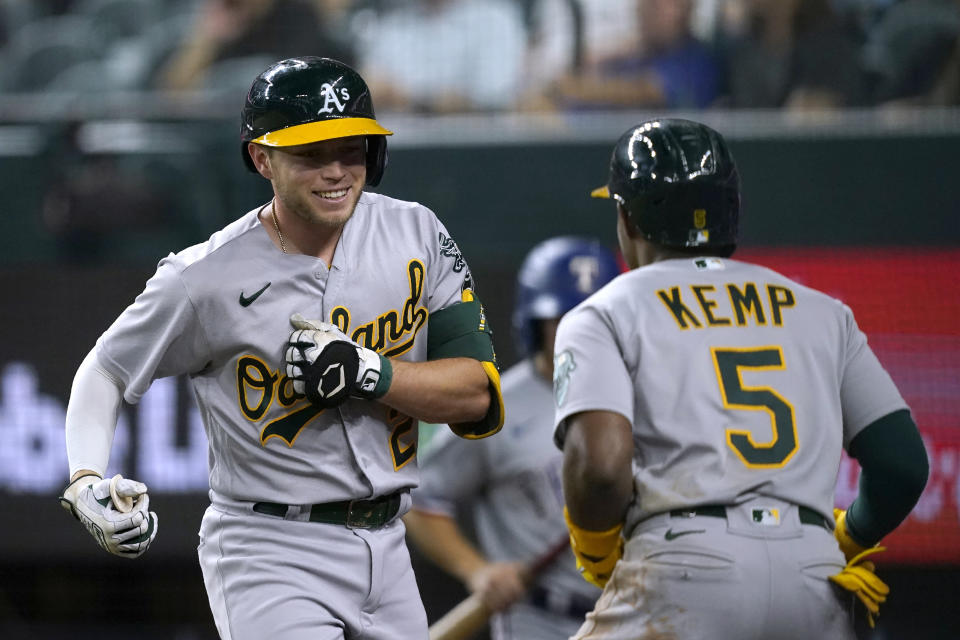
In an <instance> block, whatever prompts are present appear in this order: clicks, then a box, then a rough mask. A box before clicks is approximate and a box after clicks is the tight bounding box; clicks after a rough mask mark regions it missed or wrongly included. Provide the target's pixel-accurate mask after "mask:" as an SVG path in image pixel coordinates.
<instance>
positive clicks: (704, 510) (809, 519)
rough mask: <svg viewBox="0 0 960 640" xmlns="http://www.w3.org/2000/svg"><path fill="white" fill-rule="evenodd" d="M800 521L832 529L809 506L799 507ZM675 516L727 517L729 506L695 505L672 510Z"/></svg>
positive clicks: (672, 514) (671, 513) (824, 519)
mask: <svg viewBox="0 0 960 640" xmlns="http://www.w3.org/2000/svg"><path fill="white" fill-rule="evenodd" d="M799 511H800V523H801V524H813V525H817V526H818V527H823V528H824V529H826V530H828V531H830V530H831V527H830V525H829V524H828V523H827V519H826V518H824V517H823V516H822V515H820V514H819V513H817V512H816V511H814V510H813V509H810V508H808V507H799ZM670 515H671V516H672V517H674V518H691V517H693V516H708V517H711V518H726V517H727V508H726V507H725V506H723V505H722V504H708V505H704V506H702V507H693V508H692V509H674V510H673V511H671V512H670Z"/></svg>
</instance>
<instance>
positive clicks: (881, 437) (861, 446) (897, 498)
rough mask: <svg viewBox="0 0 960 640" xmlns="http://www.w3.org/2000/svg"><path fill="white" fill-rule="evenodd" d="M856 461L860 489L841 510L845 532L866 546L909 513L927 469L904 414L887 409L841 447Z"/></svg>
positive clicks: (917, 434) (916, 436)
mask: <svg viewBox="0 0 960 640" xmlns="http://www.w3.org/2000/svg"><path fill="white" fill-rule="evenodd" d="M847 451H848V452H849V454H850V456H851V457H853V458H855V459H856V460H857V462H858V463H859V464H860V469H861V474H860V489H859V492H858V494H857V497H856V498H855V499H854V501H853V502H852V503H851V505H850V508H849V509H847V532H848V533H849V534H850V536H851V537H852V538H853V539H854V541H855V542H857V543H859V544H861V545H862V546H864V547H871V546H873V545H875V544H876V543H878V542H879V541H880V540H881V539H882V538H883V537H884V536H886V535H887V534H888V533H890V532H891V531H893V530H894V529H895V528H897V526H898V525H899V524H900V523H901V522H903V520H904V518H906V517H907V515H908V514H909V513H910V511H911V510H912V509H913V507H914V505H916V504H917V500H919V499H920V494H921V493H923V488H924V487H925V486H926V484H927V476H928V474H929V472H930V466H929V462H928V460H927V451H926V448H925V447H924V445H923V440H922V439H921V438H920V432H919V431H918V430H917V425H916V424H915V423H914V421H913V418H911V417H910V412H909V411H908V410H906V409H902V410H900V411H894V412H893V413H889V414H887V415H885V416H884V417H882V418H880V419H879V420H877V421H875V422H872V423H871V424H870V425H868V426H867V427H866V428H865V429H864V430H863V431H861V432H860V433H859V434H857V436H856V437H855V438H854V439H853V441H852V442H851V443H850V446H849V447H848V448H847Z"/></svg>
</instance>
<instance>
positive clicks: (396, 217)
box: [63, 57, 503, 640]
mask: <svg viewBox="0 0 960 640" xmlns="http://www.w3.org/2000/svg"><path fill="white" fill-rule="evenodd" d="M387 135H390V131H388V130H386V129H384V128H383V127H382V126H381V125H380V124H379V123H378V122H377V121H376V119H375V116H374V111H373V104H372V100H371V97H370V94H369V91H368V90H367V86H366V84H365V83H364V81H363V79H362V78H361V77H360V76H359V75H357V74H356V72H354V71H353V70H352V69H350V68H349V67H347V66H345V65H343V64H341V63H339V62H336V61H333V60H329V59H325V58H310V57H305V58H296V59H290V60H284V61H281V62H278V63H276V64H275V65H273V66H271V67H270V68H269V69H267V70H266V71H264V72H263V73H262V74H260V75H259V76H258V77H257V78H256V79H255V81H254V82H253V86H252V87H251V89H250V92H249V94H248V96H247V100H246V105H245V107H244V109H243V113H242V134H241V138H242V148H241V152H242V157H243V160H244V162H245V164H246V165H247V166H248V168H250V169H251V170H255V171H257V172H258V173H259V174H260V175H262V176H263V177H264V178H266V179H268V180H270V182H271V184H272V186H273V190H274V198H273V199H272V200H270V201H269V202H267V203H265V204H263V205H262V206H259V207H257V208H256V209H253V210H252V211H250V212H248V213H247V214H245V215H244V216H242V217H241V218H239V219H238V220H237V221H235V222H233V223H232V224H230V225H228V226H227V227H225V228H224V229H222V230H221V231H218V232H217V233H215V234H213V236H212V237H211V238H210V239H209V240H208V241H207V242H204V243H202V244H199V245H196V246H193V247H190V248H188V249H186V250H184V251H181V252H180V253H178V254H175V255H170V256H168V257H167V258H165V259H164V260H162V261H161V263H160V265H159V267H158V268H157V272H156V274H155V275H154V276H153V277H152V278H151V279H150V280H149V282H148V283H147V285H146V288H145V290H144V291H143V293H142V294H141V295H140V296H139V297H138V298H137V299H136V301H135V302H134V303H133V304H132V305H131V306H130V307H128V308H127V309H126V311H124V312H123V313H122V314H121V315H120V317H119V318H118V319H117V320H116V321H115V322H114V324H113V325H112V326H111V327H110V328H109V329H107V331H106V332H105V333H104V334H103V335H102V336H101V338H100V339H99V341H98V342H97V345H96V347H95V348H94V349H93V351H91V353H90V354H89V355H88V356H87V358H86V360H85V361H84V363H83V364H82V365H81V367H80V369H79V371H78V373H77V376H76V380H75V382H74V387H73V391H72V394H71V398H70V404H69V408H68V414H67V426H66V429H67V448H68V455H69V460H70V473H71V476H72V478H71V479H72V480H73V481H74V482H72V484H70V485H69V486H68V488H67V489H66V490H65V491H64V496H63V498H64V501H65V504H66V505H67V506H68V507H70V508H71V510H72V511H74V513H75V514H76V515H78V517H81V518H82V519H83V520H84V522H85V524H87V526H88V528H89V529H91V532H92V533H94V532H95V531H98V530H99V531H100V532H101V535H100V536H99V538H98V539H99V540H100V542H101V544H102V545H104V546H106V547H107V548H108V550H109V551H114V552H118V553H128V554H131V555H139V554H140V553H143V551H145V550H146V548H147V546H149V542H150V541H151V540H152V539H153V536H154V535H155V534H156V527H155V526H153V527H152V528H151V527H150V525H151V524H152V523H155V515H154V514H150V513H149V512H148V511H147V505H148V500H147V496H146V490H147V488H146V487H144V486H143V485H142V484H140V483H131V484H130V485H129V486H127V485H124V486H123V487H118V490H119V489H123V490H124V491H125V492H126V493H132V494H134V495H136V496H138V500H139V501H140V505H139V507H137V508H135V509H134V511H133V512H132V513H133V515H128V516H127V518H126V519H125V520H122V519H120V518H119V517H118V516H116V515H115V513H114V512H115V509H114V506H115V505H113V504H112V502H111V500H110V499H109V496H108V495H107V494H106V493H105V492H104V489H105V487H104V486H103V483H104V482H106V481H104V480H100V476H101V475H102V473H103V470H104V469H105V468H106V466H107V460H108V456H109V450H110V444H111V440H112V436H113V430H114V428H115V425H116V411H117V407H118V406H119V404H120V402H121V399H125V400H127V401H128V402H137V401H138V400H139V399H140V397H141V396H142V395H143V394H144V392H145V391H146V390H147V388H148V387H149V386H150V383H151V381H152V380H154V379H156V378H159V377H163V376H170V375H178V374H186V375H189V377H190V380H191V383H192V385H193V389H194V392H195V395H196V399H197V404H198V406H199V408H200V412H201V415H202V416H203V420H204V426H205V429H206V433H207V437H208V439H209V443H210V498H211V506H210V507H209V508H208V509H207V512H206V514H205V515H204V518H203V522H202V524H201V528H200V544H199V557H200V564H201V567H202V569H203V575H204V581H205V585H206V589H207V594H208V596H209V600H210V607H211V610H212V612H213V616H214V620H215V622H216V625H217V629H218V631H219V633H220V635H221V637H222V638H224V639H225V640H230V639H232V640H246V639H250V640H263V639H264V638H277V639H281V640H306V639H307V638H310V639H311V640H317V639H325V638H364V639H371V640H373V639H382V640H388V639H395V638H423V637H426V633H427V631H426V629H427V626H426V615H425V613H424V609H423V605H422V603H421V601H420V597H419V593H418V590H417V585H416V582H415V580H414V576H413V571H412V568H411V566H410V558H409V554H408V552H407V549H406V545H405V541H404V527H403V524H402V522H401V520H400V519H399V516H400V515H402V514H403V513H404V512H405V511H406V510H407V509H408V508H409V504H410V497H409V489H410V488H411V487H413V486H415V485H416V484H417V479H418V473H417V425H418V419H423V420H426V421H429V422H434V423H449V424H450V425H451V428H452V429H453V431H455V432H456V433H457V434H458V435H460V436H463V437H466V438H480V437H484V436H486V435H489V434H492V433H495V432H496V431H497V430H498V429H499V428H500V425H501V424H502V420H503V405H502V400H501V398H500V391H499V375H498V372H497V369H496V365H495V360H494V355H493V347H492V341H491V332H490V328H489V326H488V324H487V322H486V318H485V316H484V312H483V308H482V307H481V305H480V303H479V301H477V300H476V299H475V298H474V295H473V288H472V284H473V283H472V281H471V276H470V271H469V268H468V267H467V264H466V262H465V261H464V259H463V257H462V256H461V254H460V251H459V250H458V248H457V245H456V243H455V242H454V241H453V240H452V239H451V238H450V235H449V234H448V233H447V231H446V229H445V228H444V226H443V225H442V224H441V223H440V222H439V221H438V220H437V218H436V217H435V216H434V214H433V213H432V212H431V211H430V210H428V209H427V208H425V207H423V206H421V205H419V204H415V203H411V202H401V201H398V200H394V199H391V198H389V197H386V196H383V195H377V194H373V193H369V192H367V191H365V190H364V187H365V185H376V184H377V183H378V182H379V181H380V178H381V176H382V174H383V171H384V167H385V165H386V137H385V136H387ZM131 539H132V540H134V541H133V542H132V541H131Z"/></svg>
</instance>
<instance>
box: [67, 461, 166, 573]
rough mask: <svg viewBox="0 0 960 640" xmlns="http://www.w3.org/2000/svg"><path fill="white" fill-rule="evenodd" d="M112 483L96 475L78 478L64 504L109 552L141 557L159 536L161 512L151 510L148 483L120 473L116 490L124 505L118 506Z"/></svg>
mask: <svg viewBox="0 0 960 640" xmlns="http://www.w3.org/2000/svg"><path fill="white" fill-rule="evenodd" d="M110 483H111V481H110V480H109V479H103V478H100V476H96V475H88V476H82V477H80V478H77V479H76V480H75V481H73V482H72V483H70V484H69V485H68V486H67V488H66V489H64V490H63V495H62V496H60V505H61V506H62V507H63V508H64V509H66V510H67V511H69V512H70V513H72V514H73V515H74V517H76V518H77V520H79V521H80V522H82V523H83V526H84V527H86V528H87V531H89V532H90V535H92V536H93V538H94V540H96V541H97V544H99V545H100V547H101V548H103V549H104V550H105V551H107V552H109V553H112V554H113V555H116V556H120V557H122V558H136V557H139V556H141V555H142V554H143V553H144V552H145V551H146V550H147V549H148V548H149V547H150V543H152V542H153V539H154V538H156V537H157V528H158V520H157V514H156V513H154V512H153V511H150V510H149V507H150V497H149V496H148V495H147V485H145V484H143V483H142V482H137V481H136V480H130V479H127V478H120V477H119V476H118V480H117V482H116V483H115V484H114V493H115V495H116V500H117V501H118V502H120V503H121V504H120V505H117V504H115V501H114V499H112V498H111V494H110ZM118 506H120V507H121V508H128V507H129V510H127V511H122V510H120V509H118Z"/></svg>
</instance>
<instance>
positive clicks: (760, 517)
mask: <svg viewBox="0 0 960 640" xmlns="http://www.w3.org/2000/svg"><path fill="white" fill-rule="evenodd" d="M751 514H752V515H753V522H754V524H759V525H762V526H765V527H779V526H780V509H777V508H775V507H760V508H757V509H753V510H752V511H751Z"/></svg>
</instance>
